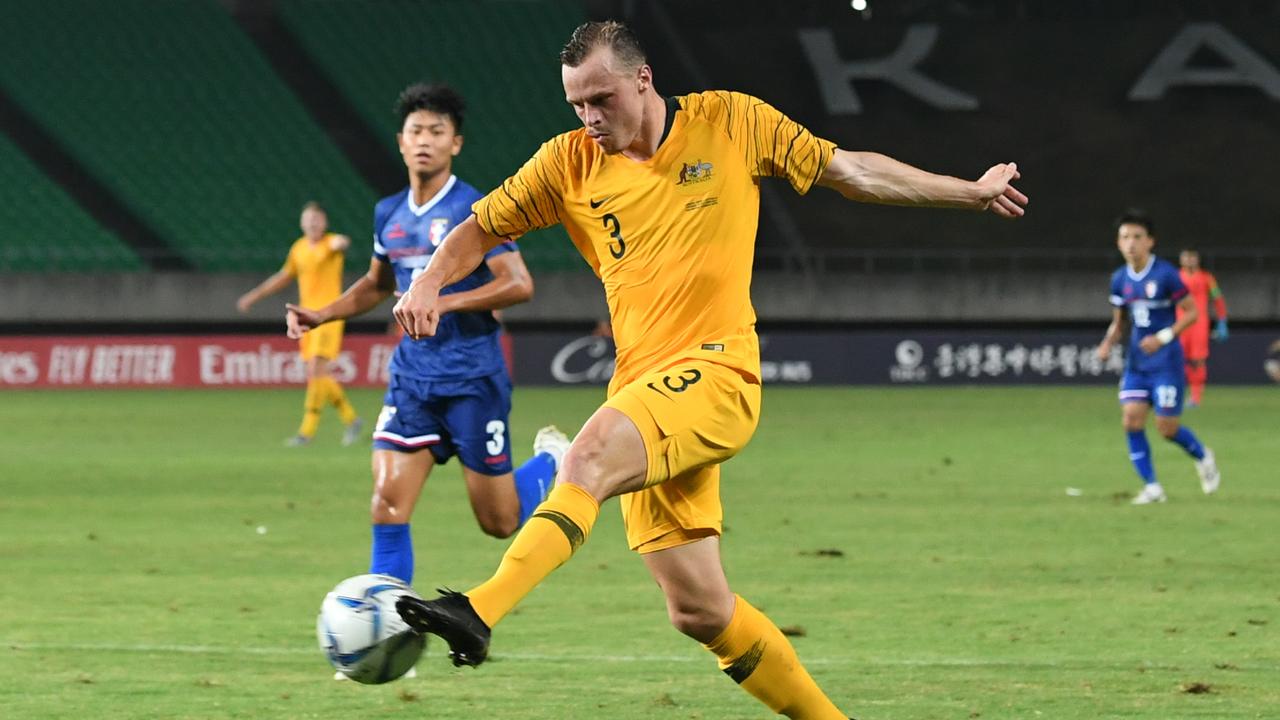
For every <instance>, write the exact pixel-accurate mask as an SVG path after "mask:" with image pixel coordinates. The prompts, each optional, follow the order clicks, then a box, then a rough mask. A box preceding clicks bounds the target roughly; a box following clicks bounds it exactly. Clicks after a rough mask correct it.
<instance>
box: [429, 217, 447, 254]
mask: <svg viewBox="0 0 1280 720" xmlns="http://www.w3.org/2000/svg"><path fill="white" fill-rule="evenodd" d="M448 234H449V218H432V219H431V226H430V227H428V228H427V239H428V240H430V241H431V247H439V245H440V243H441V242H442V241H444V236H445V235H448Z"/></svg>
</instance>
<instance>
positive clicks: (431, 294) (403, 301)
mask: <svg viewBox="0 0 1280 720" xmlns="http://www.w3.org/2000/svg"><path fill="white" fill-rule="evenodd" d="M501 242H502V238H499V237H495V236H493V235H490V234H489V233H488V232H485V230H484V228H482V227H480V223H478V222H476V217H475V216H474V215H472V216H471V217H469V218H467V219H466V221H464V222H463V223H462V224H461V225H459V226H458V227H456V228H454V229H453V231H452V232H450V233H449V236H448V237H446V238H445V239H444V242H442V243H440V247H439V248H436V251H435V253H434V254H433V255H432V256H431V262H430V263H429V264H428V265H427V268H426V269H425V270H423V271H422V274H421V275H419V276H418V277H417V278H415V279H414V281H413V283H412V284H410V285H409V289H408V290H406V291H405V293H404V295H401V296H400V300H399V301H397V302H396V307H395V310H394V311H393V314H394V315H395V316H396V322H398V323H400V327H402V328H404V331H405V332H406V333H408V334H409V337H411V338H413V339H415V340H416V339H418V338H420V337H423V336H431V335H435V334H436V325H437V324H438V323H439V322H440V313H441V312H443V311H442V309H441V308H440V289H441V288H443V287H444V286H446V285H451V284H453V283H455V282H457V281H459V280H461V279H462V278H464V277H466V276H467V275H470V274H471V272H472V271H473V270H475V269H476V268H477V267H479V266H480V263H482V262H484V256H485V253H487V252H489V251H490V250H492V249H494V248H495V247H497V246H498V243H501Z"/></svg>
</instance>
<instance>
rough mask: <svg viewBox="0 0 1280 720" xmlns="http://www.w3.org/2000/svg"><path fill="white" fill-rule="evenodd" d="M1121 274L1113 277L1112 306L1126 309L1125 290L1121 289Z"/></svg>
mask: <svg viewBox="0 0 1280 720" xmlns="http://www.w3.org/2000/svg"><path fill="white" fill-rule="evenodd" d="M1120 285H1121V281H1120V273H1116V274H1114V275H1112V276H1111V306H1112V307H1115V308H1122V307H1124V295H1123V294H1122V293H1123V292H1124V290H1123V289H1122V288H1121V287H1120Z"/></svg>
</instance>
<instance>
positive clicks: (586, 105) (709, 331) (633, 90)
mask: <svg viewBox="0 0 1280 720" xmlns="http://www.w3.org/2000/svg"><path fill="white" fill-rule="evenodd" d="M560 60H561V65H562V67H561V74H562V80H563V83H564V89H565V97H566V99H567V100H568V102H569V103H570V104H571V105H573V108H574V110H575V112H576V113H577V115H578V117H579V118H580V119H581V120H582V123H583V125H584V127H583V128H580V129H578V130H574V131H572V132H568V133H565V134H563V135H560V136H557V137H555V138H553V139H552V140H550V141H549V142H547V143H545V144H544V145H543V146H542V147H541V148H540V149H539V150H538V152H537V154H535V155H534V157H533V158H532V159H531V160H530V161H529V162H528V163H526V164H525V166H524V167H523V168H521V169H520V171H519V172H517V173H516V174H515V175H514V176H512V177H511V178H510V179H508V180H507V181H506V182H505V183H503V185H502V187H501V188H499V189H497V190H495V191H493V192H492V193H490V194H489V195H488V196H486V197H485V198H483V199H481V200H480V201H478V202H477V203H475V205H473V206H472V210H473V212H474V215H473V216H472V217H471V218H470V219H469V220H468V221H467V222H465V223H463V224H462V225H460V226H459V227H458V228H457V229H455V230H454V231H453V233H452V234H451V235H450V236H449V238H448V240H447V241H446V242H445V243H444V245H443V246H442V247H441V248H440V249H439V250H438V251H437V252H436V255H435V258H434V260H433V261H432V263H431V265H430V266H429V267H428V268H427V269H426V271H425V272H423V274H422V275H421V276H419V277H418V278H417V280H416V281H415V282H414V283H413V285H412V286H411V287H410V289H409V292H407V293H406V294H405V295H404V296H403V297H402V298H401V299H400V301H399V302H398V303H397V304H396V309H395V315H396V318H397V320H398V321H399V322H400V324H401V325H402V326H404V328H405V330H406V332H408V333H410V334H411V335H414V336H423V335H430V334H431V333H432V332H434V328H435V326H436V323H437V322H438V321H439V315H440V313H439V308H438V303H439V300H438V293H439V290H440V288H441V287H443V286H445V285H447V284H448V283H449V282H452V281H454V280H456V279H457V278H459V277H462V276H463V275H465V274H466V273H467V272H470V271H471V269H472V268H474V267H475V266H476V265H477V264H479V263H480V261H481V258H482V257H483V255H484V252H485V251H486V250H487V249H488V248H492V247H495V246H496V245H497V244H498V243H499V242H502V240H503V239H504V238H511V237H516V236H519V235H521V234H523V233H525V232H527V231H529V230H532V229H534V228H539V227H545V226H548V225H553V224H555V223H562V224H563V225H564V226H565V228H566V229H567V230H568V232H569V236H570V238H572V240H573V243H574V245H576V246H577V248H578V250H579V251H580V252H581V253H582V255H583V257H584V258H586V260H587V262H588V263H590V265H591V267H592V268H593V269H594V270H595V272H596V273H597V275H599V277H600V279H601V281H602V282H603V283H604V288H605V294H606V296H607V299H608V304H609V313H610V318H611V320H612V325H613V332H614V339H615V342H616V344H617V348H618V350H617V372H616V374H615V375H614V378H613V381H612V382H611V383H610V386H609V391H608V399H607V400H606V401H605V403H604V405H603V406H602V407H601V408H600V409H599V410H597V411H596V412H595V413H594V414H593V415H592V416H591V418H590V419H588V420H587V423H586V424H585V425H584V426H583V428H582V431H581V432H580V433H579V434H578V436H577V438H575V439H574V441H573V444H572V446H571V447H570V449H569V451H568V453H567V454H566V455H565V457H564V463H563V466H562V467H561V470H560V475H559V476H558V478H557V484H556V487H555V489H554V490H552V491H551V493H550V494H549V495H548V496H547V499H546V501H544V502H543V503H542V505H541V506H539V508H538V509H537V511H535V512H534V515H533V517H532V518H531V519H530V520H529V522H528V523H527V524H526V525H525V526H524V528H523V529H522V530H521V531H520V533H519V534H517V535H516V538H515V540H514V541H513V542H512V543H511V546H510V547H509V548H508V550H507V552H506V554H505V555H504V557H503V559H502V562H501V564H500V565H499V567H498V570H497V572H496V573H495V574H494V575H493V577H492V578H490V579H489V580H488V581H486V582H484V583H482V584H481V585H479V586H478V587H475V588H473V589H471V590H469V591H467V592H466V593H455V592H451V591H444V593H443V595H442V596H441V597H439V598H436V599H434V600H430V601H422V600H416V599H414V598H409V597H404V598H401V599H400V601H399V602H398V604H397V609H398V610H399V612H400V614H401V616H402V617H403V618H404V619H405V620H406V622H408V623H409V625H410V626H411V627H413V628H414V629H416V630H418V631H419V632H431V633H434V634H437V635H440V636H441V637H443V638H444V639H445V640H446V641H447V642H448V643H449V647H450V655H451V657H452V658H453V661H454V664H457V665H478V664H479V663H481V662H483V661H484V659H485V658H486V656H487V653H488V644H489V638H490V630H491V628H493V627H494V625H496V624H497V623H498V622H499V621H500V620H501V619H502V618H503V617H504V616H505V615H506V614H507V613H508V612H509V611H510V610H511V609H512V608H513V607H514V606H515V605H516V603H517V602H519V600H520V599H521V598H523V597H524V596H525V595H526V594H527V593H528V592H529V591H530V590H532V589H533V587H534V586H536V585H537V584H538V583H539V582H541V581H542V579H543V578H545V577H546V576H547V575H549V574H550V573H551V572H552V571H553V570H554V569H555V568H556V567H558V566H560V565H561V564H562V563H564V562H565V561H567V560H568V559H569V557H570V556H571V555H572V554H573V551H574V550H575V549H577V548H578V547H579V546H580V545H581V544H582V543H583V542H584V541H585V540H586V539H587V537H588V535H589V534H590V532H591V528H592V526H593V525H594V523H595V520H596V518H597V516H598V513H599V507H600V503H601V502H603V501H604V500H606V499H608V498H610V497H614V496H619V498H620V504H621V509H622V513H623V517H624V519H625V523H626V530H627V540H628V542H629V544H630V546H631V547H632V549H634V550H635V551H636V552H638V553H640V555H641V557H642V558H643V559H644V562H645V564H646V565H647V566H648V568H649V571H650V572H651V573H652V574H653V576H654V578H655V579H656V580H657V582H658V585H659V586H660V587H661V588H662V590H663V592H664V594H665V595H666V600H667V612H668V615H669V616H670V619H671V622H672V623H673V624H674V625H675V627H676V628H677V629H679V630H680V631H681V632H683V633H684V634H686V635H688V636H690V637H692V638H694V639H695V640H697V641H698V642H700V643H702V644H703V645H704V646H705V647H706V648H707V649H708V650H709V651H711V652H712V653H713V654H714V655H715V656H716V657H717V658H718V659H719V664H720V667H721V669H723V670H724V672H725V673H726V674H728V675H729V676H730V677H731V678H733V679H734V680H735V681H736V682H738V683H739V684H740V685H741V686H742V687H743V689H745V690H746V691H747V692H749V693H751V694H752V695H754V696H755V697H756V698H758V699H759V700H760V701H761V702H763V703H764V704H765V705H767V706H768V707H769V708H771V709H772V710H773V711H774V712H776V713H780V714H783V715H786V716H787V717H791V718H819V719H825V718H844V717H845V714H844V713H842V712H841V711H840V710H839V709H838V708H837V707H836V706H835V704H833V703H832V702H831V700H829V699H828V698H827V697H826V695H825V694H823V692H822V691H821V690H820V689H819V688H818V686H817V684H816V683H815V682H814V681H813V679H812V678H811V677H810V676H809V674H808V672H807V671H806V670H805V669H804V667H803V666H802V665H801V664H800V661H799V658H798V657H797V656H796V653H795V650H794V649H793V648H792V647H791V644H790V643H789V642H788V641H787V639H786V638H785V637H784V636H783V635H782V633H781V632H780V631H779V630H778V628H777V627H776V626H775V625H774V624H773V623H772V622H771V621H770V620H769V619H768V618H767V617H765V616H764V614H762V613H761V612H760V611H758V610H756V609H755V608H753V607H752V606H751V605H750V604H749V603H747V601H746V600H744V599H742V598H741V597H739V596H737V595H735V594H734V593H733V592H732V591H731V590H730V589H729V584H728V581H727V580H726V579H725V575H724V570H723V569H722V566H721V563H720V544H719V536H720V531H721V505H720V497H719V483H720V464H721V463H722V462H724V461H725V460H727V459H729V458H730V457H733V455H735V454H736V453H737V452H738V451H739V450H741V449H742V448H743V446H745V445H746V443H747V441H748V440H749V439H750V438H751V435H752V433H753V432H754V431H755V427H756V422H757V420H758V418H759V410H760V357H759V342H758V340H757V337H756V333H755V327H754V326H755V312H754V311H753V310H752V308H751V299H750V293H749V290H750V281H751V264H752V255H753V246H754V243H755V234H756V224H757V220H758V211H759V200H760V198H759V180H760V178H762V177H766V176H776V177H783V178H786V179H787V180H788V181H789V182H790V183H791V185H792V187H793V188H795V189H796V191H797V192H800V193H805V192H808V191H809V189H810V188H812V187H813V186H814V185H815V184H817V185H822V186H824V187H829V188H832V189H834V190H836V191H838V192H840V193H841V194H843V195H844V196H845V197H848V198H850V199H854V200H861V201H867V202H879V203H892V204H899V205H920V206H929V207H955V208H970V209H979V210H980V209H987V210H991V211H993V212H995V213H996V214H998V215H1001V216H1004V217H1018V216H1020V215H1022V214H1023V207H1022V206H1023V205H1025V204H1026V202H1027V198H1026V196H1024V195H1023V194H1022V193H1020V192H1018V191H1017V190H1016V189H1015V188H1013V187H1012V186H1011V185H1010V183H1011V182H1012V181H1013V180H1015V179H1016V178H1017V177H1019V176H1018V172H1017V168H1016V167H1015V166H1014V165H1012V164H1001V165H996V166H994V167H992V168H991V169H990V170H988V171H987V172H986V174H984V175H983V176H982V177H981V178H980V179H978V180H977V181H975V182H968V181H963V180H959V179H957V178H952V177H945V176H940V175H933V174H931V173H927V172H924V171H922V170H918V169H916V168H913V167H911V166H908V165H904V164H902V163H899V162H897V161H895V160H892V159H890V158H887V157H885V156H883V155H877V154H873V153H861V152H849V151H845V150H840V149H837V148H836V146H835V145H834V144H833V143H831V142H828V141H826V140H822V139H820V138H817V137H815V136H813V135H812V134H810V133H809V132H808V131H807V130H806V129H805V128H804V127H802V126H800V125H798V124H797V123H795V122H793V121H791V120H790V119H788V118H787V117H786V116H784V115H783V114H782V113H780V112H778V111H777V110H775V109H774V108H772V107H770V106H769V105H768V104H766V103H764V102H762V101H760V100H758V99H756V98H753V97H749V96H747V95H741V94H738V93H731V92H704V93H695V94H691V95H686V96H683V97H677V98H669V99H663V98H662V97H661V96H659V95H658V93H657V91H656V90H655V89H654V85H653V74H652V71H651V69H650V68H649V66H648V65H647V64H646V63H645V57H644V53H643V51H642V50H641V48H640V45H639V43H638V41H637V40H636V38H635V36H634V35H633V34H632V33H631V32H630V30H628V29H627V28H626V27H625V26H624V25H622V24H620V23H616V22H603V23H602V22H590V23H586V24H584V25H582V26H581V27H579V28H578V29H577V30H575V31H574V34H573V37H572V38H571V39H570V40H569V43H568V44H567V45H566V46H565V48H564V50H563V51H562V52H561V55H560Z"/></svg>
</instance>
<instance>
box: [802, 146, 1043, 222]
mask: <svg viewBox="0 0 1280 720" xmlns="http://www.w3.org/2000/svg"><path fill="white" fill-rule="evenodd" d="M1020 177H1022V175H1021V173H1019V172H1018V166H1017V164H1016V163H1001V164H999V165H993V166H992V167H991V169H989V170H987V172H986V173H984V174H983V175H982V177H980V178H978V179H977V180H973V181H969V180H961V179H959V178H954V177H950V176H947V175H935V174H933V173H931V172H927V171H925V170H921V169H920V168H917V167H912V166H911V165H908V164H906V163H903V162H899V161H897V160H894V159H893V158H891V157H888V156H887V155H881V154H879V153H871V152H852V151H849V150H840V149H837V150H836V151H835V153H834V154H833V155H832V156H831V161H830V162H828V163H827V167H826V169H825V170H823V173H822V176H821V177H819V178H818V184H819V185H821V186H823V187H828V188H831V189H832V190H835V191H836V192H838V193H840V194H841V195H844V196H845V197H847V198H849V199H850V200H858V201H860V202H869V203H880V204H883V205H913V206H918V207H940V208H963V209H968V210H990V211H991V212H994V213H995V214H997V215H999V216H1001V217H1006V218H1016V217H1022V215H1023V214H1024V213H1026V209H1025V208H1026V205H1027V203H1028V202H1029V201H1028V199H1027V196H1026V195H1023V194H1022V193H1021V192H1019V191H1018V189H1017V188H1015V187H1013V185H1012V183H1013V181H1014V180H1017V179H1018V178H1020Z"/></svg>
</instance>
